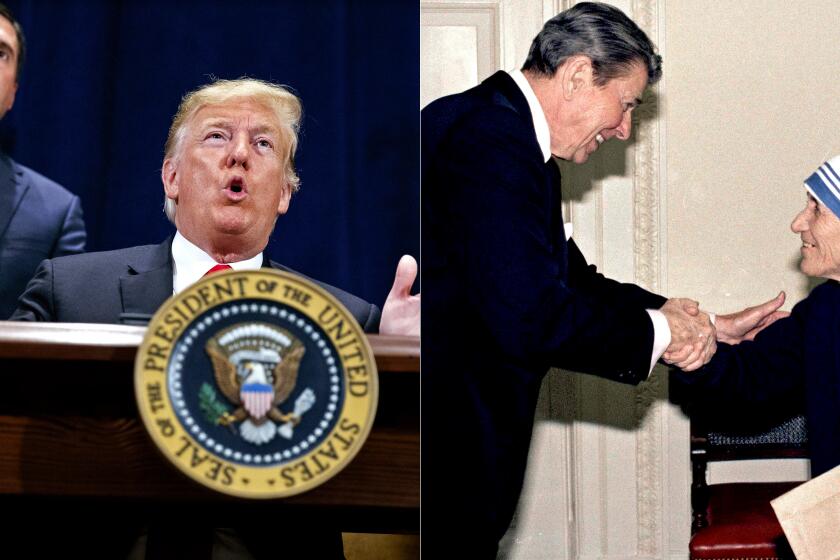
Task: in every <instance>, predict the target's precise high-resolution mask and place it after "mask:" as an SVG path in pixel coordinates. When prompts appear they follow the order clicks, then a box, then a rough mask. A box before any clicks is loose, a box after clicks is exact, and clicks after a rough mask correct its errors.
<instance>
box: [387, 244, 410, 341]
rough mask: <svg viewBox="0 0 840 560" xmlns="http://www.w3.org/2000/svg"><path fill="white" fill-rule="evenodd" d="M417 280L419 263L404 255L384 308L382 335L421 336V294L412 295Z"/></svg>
mask: <svg viewBox="0 0 840 560" xmlns="http://www.w3.org/2000/svg"><path fill="white" fill-rule="evenodd" d="M415 278H417V261H416V260H414V257H412V256H410V255H403V257H402V258H401V259H400V262H399V263H398V264H397V274H396V276H395V277H394V285H393V286H392V287H391V292H390V293H389V294H388V298H387V299H386V300H385V305H384V306H383V307H382V320H381V321H380V322H379V332H380V334H399V335H405V336H420V294H417V295H414V296H413V295H411V285H412V284H414V279H415Z"/></svg>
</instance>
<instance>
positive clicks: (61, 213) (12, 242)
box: [0, 4, 86, 319]
mask: <svg viewBox="0 0 840 560" xmlns="http://www.w3.org/2000/svg"><path fill="white" fill-rule="evenodd" d="M25 58H26V40H25V38H24V36H23V29H21V27H20V24H19V23H18V22H17V21H16V20H15V18H14V16H13V15H12V13H11V11H10V10H9V9H8V8H7V7H6V6H5V5H3V4H0V119H2V118H3V117H4V116H5V114H6V113H7V112H8V111H9V110H10V109H11V108H12V105H14V102H15V94H16V93H17V88H18V81H19V80H20V72H21V69H22V68H23V63H24V59H25ZM85 237H86V236H85V224H84V221H82V206H81V203H80V202H79V197H77V196H76V195H74V194H71V193H70V192H68V191H67V190H65V189H64V188H63V187H62V186H61V185H59V184H58V183H55V182H53V181H50V180H49V179H47V178H46V177H44V176H43V175H40V174H38V173H36V172H34V171H32V170H31V169H29V168H27V167H24V166H23V165H20V164H18V163H17V162H15V161H14V160H12V159H11V158H10V157H9V156H7V155H6V154H3V153H0V319H7V318H8V317H9V315H11V314H12V312H13V311H14V310H15V307H16V306H17V299H18V296H19V295H20V294H21V292H23V289H24V288H25V287H26V283H27V282H28V281H29V279H30V278H31V277H32V273H33V272H35V268H37V266H38V263H40V262H41V261H42V260H43V259H47V258H52V257H58V256H61V255H70V254H73V253H81V252H82V251H84V249H85Z"/></svg>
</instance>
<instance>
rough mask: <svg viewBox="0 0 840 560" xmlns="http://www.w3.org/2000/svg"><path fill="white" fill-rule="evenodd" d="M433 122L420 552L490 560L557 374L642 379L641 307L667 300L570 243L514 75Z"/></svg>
mask: <svg viewBox="0 0 840 560" xmlns="http://www.w3.org/2000/svg"><path fill="white" fill-rule="evenodd" d="M421 124H422V130H423V136H422V181H423V200H422V242H423V283H424V289H423V292H424V294H423V300H422V301H423V303H422V305H423V309H422V312H423V376H422V382H423V393H422V394H423V401H422V403H423V411H422V420H423V426H422V429H423V432H422V433H423V453H422V460H423V486H422V489H423V496H422V499H423V501H422V504H423V506H422V531H423V545H424V551H426V552H428V553H429V554H430V555H431V557H438V555H439V554H450V553H453V552H454V553H455V555H453V556H448V557H452V558H454V557H458V554H467V555H468V556H467V557H470V558H489V557H494V555H495V551H496V546H497V543H498V540H499V538H500V537H501V536H502V535H503V534H504V532H505V530H506V528H507V526H508V524H509V523H510V520H511V517H512V516H513V512H514V509H515V507H516V503H517V499H518V497H519V493H520V489H521V486H522V479H523V475H524V470H525V462H526V457H527V453H528V447H529V443H530V437H531V429H532V422H533V415H534V411H535V407H536V401H537V393H538V391H539V388H540V383H541V381H542V378H543V375H544V374H545V372H546V371H547V370H548V368H549V367H552V366H556V367H563V368H567V369H573V370H577V371H582V372H587V373H593V374H596V375H600V376H603V377H607V378H610V379H614V380H616V381H621V382H624V383H638V382H639V381H640V380H643V379H645V378H646V376H647V374H648V370H649V367H650V359H651V353H652V346H653V326H652V324H651V320H650V318H649V316H648V314H647V313H646V312H645V308H658V307H660V306H661V305H662V304H663V303H664V301H665V300H664V299H663V298H661V297H660V296H656V295H654V294H651V293H649V292H646V291H644V290H642V289H641V288H638V287H637V286H633V285H627V284H619V283H617V282H614V281H612V280H608V279H606V278H604V277H603V276H601V275H600V274H598V273H597V272H596V271H595V270H594V267H589V266H587V264H586V262H585V260H584V258H583V256H582V255H581V253H580V251H579V250H578V248H577V247H576V245H575V244H574V242H572V241H568V242H567V241H566V238H565V235H564V231H563V218H562V216H561V212H560V208H561V205H560V202H561V201H560V174H559V171H558V169H557V166H556V165H555V163H554V162H553V161H550V162H548V163H546V162H545V161H544V159H543V156H542V152H541V151H540V147H539V144H538V143H537V138H536V134H535V132H534V126H533V121H532V118H531V114H530V111H529V108H528V104H527V101H526V99H525V97H524V95H523V94H522V93H521V91H520V90H519V89H518V87H517V86H516V84H515V83H514V82H513V80H512V79H511V78H510V76H509V75H507V74H506V73H504V72H499V73H496V74H495V75H493V76H492V77H490V78H489V79H488V80H486V81H484V82H483V83H482V84H481V85H479V86H477V87H475V88H473V89H471V90H468V91H466V92H464V93H461V94H458V95H454V96H450V97H445V98H442V99H440V100H438V101H436V102H434V103H432V104H430V105H429V106H428V107H426V108H425V109H424V110H423V111H422V117H421ZM444 537H446V538H447V539H451V540H449V542H448V543H444V542H442V538H444ZM438 545H440V547H438ZM453 546H455V547H457V548H458V550H457V552H455V551H453V549H452V547H453ZM439 557H444V556H439Z"/></svg>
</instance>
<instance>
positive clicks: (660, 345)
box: [509, 70, 671, 375]
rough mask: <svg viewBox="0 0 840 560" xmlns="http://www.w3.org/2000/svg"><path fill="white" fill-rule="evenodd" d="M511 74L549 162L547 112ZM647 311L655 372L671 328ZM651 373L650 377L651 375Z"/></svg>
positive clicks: (662, 317)
mask: <svg viewBox="0 0 840 560" xmlns="http://www.w3.org/2000/svg"><path fill="white" fill-rule="evenodd" d="M509 74H510V77H511V78H513V81H514V82H516V85H517V86H519V89H520V90H522V94H523V95H524V96H525V99H526V100H527V101H528V108H529V109H530V110H531V119H532V120H533V121H534V132H535V133H536V134H537V142H539V144H540V149H541V150H542V153H543V158H544V159H545V161H546V162H547V161H548V160H550V159H551V133H550V131H549V128H548V120H547V119H546V118H545V112H544V111H543V109H542V106H540V101H539V99H537V95H536V94H535V93H534V89H533V88H532V87H531V84H529V83H528V80H527V79H526V78H525V75H524V74H523V73H522V71H521V70H514V71H513V72H509ZM563 227H564V229H565V230H566V240H568V239H569V238H571V236H572V224H563ZM646 311H647V312H648V315H650V320H651V322H652V323H653V353H652V354H651V357H650V371H653V366H655V365H656V362H657V360H659V358H661V357H662V354H664V353H665V350H666V349H667V348H668V345H669V344H671V328H670V327H669V326H668V319H666V318H665V314H664V313H662V312H661V311H659V310H658V309H647V310H646ZM650 371H649V372H648V375H650Z"/></svg>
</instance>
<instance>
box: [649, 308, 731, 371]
mask: <svg viewBox="0 0 840 560" xmlns="http://www.w3.org/2000/svg"><path fill="white" fill-rule="evenodd" d="M660 311H661V312H662V313H663V314H664V315H665V318H666V319H668V326H669V327H670V329H671V344H670V345H669V346H668V348H667V349H666V350H665V354H663V355H662V359H663V360H665V361H666V362H667V363H669V364H673V365H675V366H677V367H678V368H680V369H681V370H683V371H694V370H695V369H697V368H699V367H701V366H703V365H705V364H707V363H708V362H709V360H710V359H711V358H712V356H713V355H714V353H715V350H717V343H716V342H715V327H714V326H713V325H712V322H711V321H710V320H709V315H708V314H706V313H703V312H702V311H700V307H699V304H698V303H697V302H696V301H694V300H690V299H682V298H680V299H669V300H668V301H667V302H665V305H663V306H662V307H661V308H660Z"/></svg>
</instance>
